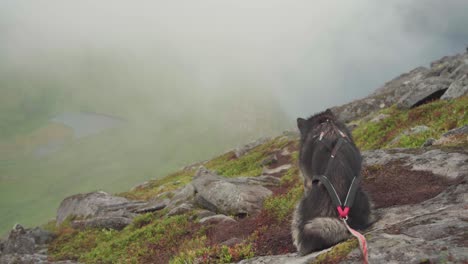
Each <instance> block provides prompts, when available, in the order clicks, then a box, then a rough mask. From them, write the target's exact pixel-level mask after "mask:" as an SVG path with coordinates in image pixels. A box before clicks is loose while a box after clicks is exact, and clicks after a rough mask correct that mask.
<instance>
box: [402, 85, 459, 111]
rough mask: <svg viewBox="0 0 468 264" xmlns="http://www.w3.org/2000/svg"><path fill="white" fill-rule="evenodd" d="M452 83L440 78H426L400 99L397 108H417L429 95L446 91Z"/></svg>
mask: <svg viewBox="0 0 468 264" xmlns="http://www.w3.org/2000/svg"><path fill="white" fill-rule="evenodd" d="M452 82H453V80H451V79H448V78H442V77H429V78H426V79H424V80H423V81H421V82H419V83H418V84H417V85H416V86H415V87H414V88H413V89H411V90H409V91H408V92H407V93H406V94H405V95H404V96H403V97H401V98H400V100H399V101H398V104H397V106H398V107H399V108H401V109H409V108H412V107H414V106H417V105H418V104H420V103H421V102H423V101H424V100H426V99H427V98H428V97H430V96H431V95H433V94H435V93H437V92H441V91H442V92H443V91H445V90H447V89H448V87H449V86H450V84H451V83H452ZM442 94H443V93H441V95H440V96H442ZM440 96H439V98H440ZM437 99H438V98H437Z"/></svg>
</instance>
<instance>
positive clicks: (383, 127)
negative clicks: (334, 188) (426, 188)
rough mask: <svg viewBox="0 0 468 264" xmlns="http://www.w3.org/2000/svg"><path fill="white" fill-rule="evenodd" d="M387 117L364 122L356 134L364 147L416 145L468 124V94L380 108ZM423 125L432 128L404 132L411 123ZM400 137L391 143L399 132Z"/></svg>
mask: <svg viewBox="0 0 468 264" xmlns="http://www.w3.org/2000/svg"><path fill="white" fill-rule="evenodd" d="M380 113H383V114H387V115H388V117H387V118H385V119H383V120H381V121H379V122H370V121H368V122H361V123H360V124H359V125H358V127H357V128H356V129H355V130H354V131H353V137H354V139H355V141H356V144H357V145H358V147H360V148H361V150H367V149H379V148H390V147H392V148H394V147H401V148H417V147H421V145H422V144H423V143H424V142H425V141H426V140H427V139H429V138H435V139H437V138H439V137H440V136H441V135H442V134H443V133H445V132H447V131H448V130H450V129H453V128H456V127H461V126H463V125H467V124H468V97H467V96H465V97H460V98H457V99H455V100H438V101H434V102H431V103H428V104H424V105H421V106H418V107H416V108H413V109H410V110H398V109H397V108H396V107H390V108H387V109H384V110H382V111H380ZM419 125H424V126H427V127H429V128H430V130H428V131H425V132H422V133H418V134H414V135H401V134H402V132H404V131H407V130H409V129H410V128H412V127H415V126H419ZM399 135H401V137H400V139H399V140H398V141H396V142H393V143H392V140H394V139H395V138H396V137H397V136H399Z"/></svg>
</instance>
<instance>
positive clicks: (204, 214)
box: [195, 209, 216, 219]
mask: <svg viewBox="0 0 468 264" xmlns="http://www.w3.org/2000/svg"><path fill="white" fill-rule="evenodd" d="M195 215H196V217H197V218H198V219H202V218H205V217H208V216H213V215H216V214H215V213H213V212H211V211H210V210H205V209H199V210H197V211H196V212H195Z"/></svg>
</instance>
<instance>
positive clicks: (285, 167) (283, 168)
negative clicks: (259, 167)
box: [262, 164, 292, 175]
mask: <svg viewBox="0 0 468 264" xmlns="http://www.w3.org/2000/svg"><path fill="white" fill-rule="evenodd" d="M291 167H292V165H291V164H284V165H281V166H279V167H276V168H273V169H268V168H263V171H262V174H267V175H268V174H269V175H273V174H276V173H281V172H285V171H287V170H289V169H290V168H291Z"/></svg>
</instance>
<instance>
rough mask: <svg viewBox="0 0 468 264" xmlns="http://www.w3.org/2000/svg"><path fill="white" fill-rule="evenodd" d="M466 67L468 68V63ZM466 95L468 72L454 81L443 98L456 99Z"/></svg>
mask: <svg viewBox="0 0 468 264" xmlns="http://www.w3.org/2000/svg"><path fill="white" fill-rule="evenodd" d="M466 67H467V68H468V65H467V66H466ZM464 95H468V73H467V74H466V75H463V77H462V78H460V79H458V80H456V81H454V82H453V83H452V84H451V85H450V86H449V88H448V89H447V91H446V92H445V93H444V95H442V97H441V99H454V98H457V97H460V96H464Z"/></svg>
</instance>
